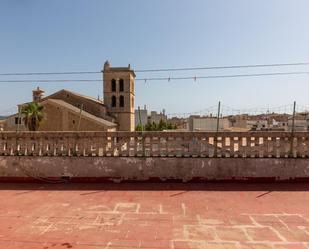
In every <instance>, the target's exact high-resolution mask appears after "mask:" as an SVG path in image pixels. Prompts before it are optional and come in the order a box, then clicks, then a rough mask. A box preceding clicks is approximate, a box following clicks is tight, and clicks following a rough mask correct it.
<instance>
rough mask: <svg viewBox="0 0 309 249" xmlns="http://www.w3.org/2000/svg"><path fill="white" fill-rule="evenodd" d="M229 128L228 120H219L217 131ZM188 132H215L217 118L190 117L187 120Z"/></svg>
mask: <svg viewBox="0 0 309 249" xmlns="http://www.w3.org/2000/svg"><path fill="white" fill-rule="evenodd" d="M229 127H230V122H229V119H228V118H220V120H219V127H218V128H219V130H220V131H226V130H228V129H229ZM188 130H189V131H216V130H217V118H216V117H201V116H190V117H189V119H188Z"/></svg>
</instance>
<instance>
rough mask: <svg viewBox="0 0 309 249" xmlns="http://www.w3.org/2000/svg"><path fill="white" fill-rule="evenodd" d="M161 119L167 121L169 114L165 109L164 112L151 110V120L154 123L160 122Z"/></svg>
mask: <svg viewBox="0 0 309 249" xmlns="http://www.w3.org/2000/svg"><path fill="white" fill-rule="evenodd" d="M161 120H163V121H167V116H166V115H165V110H164V109H163V110H162V112H160V113H157V112H156V111H151V112H150V118H149V121H150V122H151V123H152V122H154V123H159V122H160V121H161Z"/></svg>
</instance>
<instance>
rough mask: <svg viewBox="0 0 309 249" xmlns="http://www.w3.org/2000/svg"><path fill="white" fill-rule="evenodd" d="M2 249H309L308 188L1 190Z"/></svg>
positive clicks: (200, 186) (190, 186) (220, 186)
mask: <svg viewBox="0 0 309 249" xmlns="http://www.w3.org/2000/svg"><path fill="white" fill-rule="evenodd" d="M0 198H1V202H0V249H2V248H4V249H15V248H23V249H37V248H40V249H56V248H62V249H65V248H73V249H113V248H114V249H117V248H118V249H128V248H149V249H151V248H166V249H169V248H170V249H185V248H196V249H197V248H199V249H200V248H206V249H207V248H218V249H223V248H226V249H232V248H238V249H249V248H260V249H268V248H272V249H284V248H287V249H292V248H293V249H309V184H295V183H294V184H243V183H242V184H240V183H239V184H236V183H233V184H231V183H224V184H214V183H208V184H202V183H201V184H198V183H195V184H193V183H190V184H188V183H187V184H180V183H179V184H178V183H125V184H124V183H123V184H64V185H61V184H10V183H7V184H0Z"/></svg>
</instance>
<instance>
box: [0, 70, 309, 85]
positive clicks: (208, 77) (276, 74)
mask: <svg viewBox="0 0 309 249" xmlns="http://www.w3.org/2000/svg"><path fill="white" fill-rule="evenodd" d="M307 74H309V71H299V72H276V73H256V74H230V75H208V76H188V77H155V78H137V79H135V80H136V81H145V82H147V81H162V80H167V81H171V80H194V81H196V80H198V79H219V78H242V77H263V76H283V75H307ZM27 82H31V83H34V82H42V83H44V82H102V79H54V80H52V79H33V80H0V83H27Z"/></svg>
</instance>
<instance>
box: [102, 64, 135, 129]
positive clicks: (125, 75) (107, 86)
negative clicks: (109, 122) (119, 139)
mask: <svg viewBox="0 0 309 249" xmlns="http://www.w3.org/2000/svg"><path fill="white" fill-rule="evenodd" d="M102 72H103V89H104V90H103V91H104V93H103V94H104V104H105V105H106V106H107V111H108V113H109V114H110V115H111V116H113V117H115V119H116V121H117V123H118V130H119V131H134V130H135V117H134V96H135V95H134V81H135V73H134V71H133V70H132V69H131V67H130V64H129V66H128V67H111V65H110V63H109V62H108V61H106V62H105V64H104V68H103V71H102Z"/></svg>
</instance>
